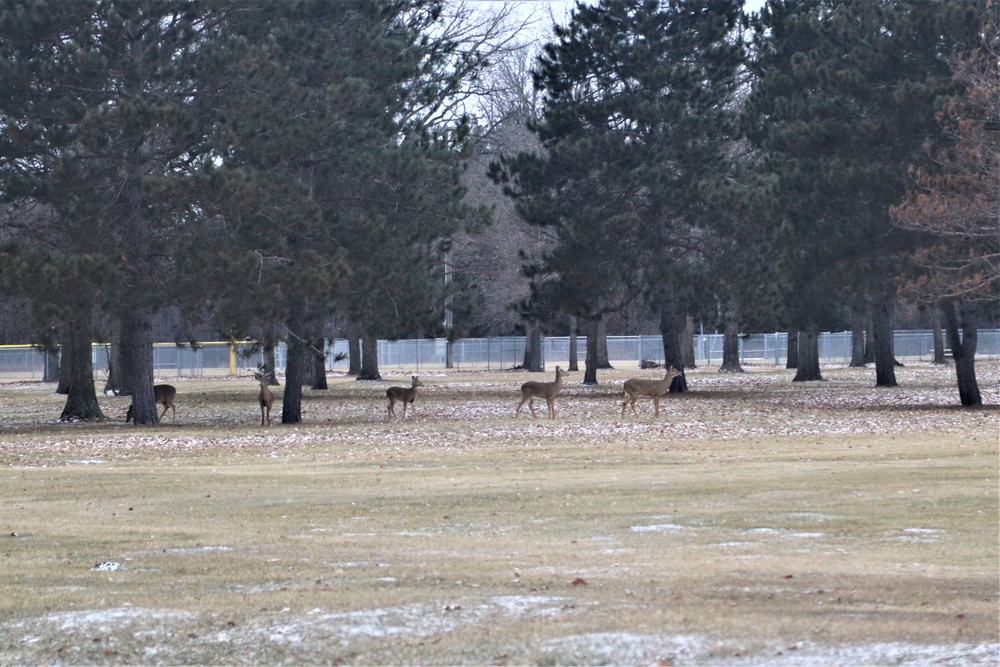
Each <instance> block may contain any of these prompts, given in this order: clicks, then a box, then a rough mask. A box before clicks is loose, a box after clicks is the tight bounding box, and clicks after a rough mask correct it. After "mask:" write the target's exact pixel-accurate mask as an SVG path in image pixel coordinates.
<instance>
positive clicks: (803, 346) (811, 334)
mask: <svg viewBox="0 0 1000 667" xmlns="http://www.w3.org/2000/svg"><path fill="white" fill-rule="evenodd" d="M798 341H799V350H798V357H799V364H798V366H797V367H796V373H795V377H794V378H792V382H814V381H818V380H822V379H823V376H822V375H821V374H820V372H819V330H818V329H816V328H809V329H808V330H807V331H800V332H799V335H798Z"/></svg>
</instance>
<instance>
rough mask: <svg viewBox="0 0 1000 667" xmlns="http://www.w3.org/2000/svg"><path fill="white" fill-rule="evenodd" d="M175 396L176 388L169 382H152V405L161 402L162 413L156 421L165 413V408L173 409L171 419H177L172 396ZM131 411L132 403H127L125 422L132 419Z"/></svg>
mask: <svg viewBox="0 0 1000 667" xmlns="http://www.w3.org/2000/svg"><path fill="white" fill-rule="evenodd" d="M176 396H177V390H176V389H174V386H173V385H170V384H154V385H153V405H156V404H157V403H163V414H161V415H160V416H159V417H157V418H156V421H160V420H161V419H163V417H164V416H166V414H167V409H168V408H169V409H170V410H173V414H172V415H171V421H177V408H175V407H174V398H175V397H176ZM132 417H133V412H132V404H131V403H129V406H128V412H126V413H125V423H126V424H127V423H129V422H130V421H132Z"/></svg>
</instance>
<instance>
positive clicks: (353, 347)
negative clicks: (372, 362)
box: [346, 324, 361, 377]
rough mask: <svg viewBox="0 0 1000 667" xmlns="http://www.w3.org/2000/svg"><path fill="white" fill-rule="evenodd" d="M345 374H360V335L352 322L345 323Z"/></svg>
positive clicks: (355, 375)
mask: <svg viewBox="0 0 1000 667" xmlns="http://www.w3.org/2000/svg"><path fill="white" fill-rule="evenodd" d="M346 335H347V374H348V375H352V376H354V377H357V376H359V375H361V336H360V334H358V329H357V327H355V326H354V325H353V324H348V325H347V332H346Z"/></svg>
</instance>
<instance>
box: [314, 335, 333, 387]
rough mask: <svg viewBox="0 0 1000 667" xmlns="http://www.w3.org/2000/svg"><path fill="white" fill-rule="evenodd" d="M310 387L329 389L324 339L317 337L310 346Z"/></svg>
mask: <svg viewBox="0 0 1000 667" xmlns="http://www.w3.org/2000/svg"><path fill="white" fill-rule="evenodd" d="M312 360H313V363H312V387H311V388H312V389H315V390H317V391H323V390H325V389H329V388H330V385H329V384H327V382H326V341H325V340H324V339H322V338H317V339H316V340H315V341H314V342H313V347H312Z"/></svg>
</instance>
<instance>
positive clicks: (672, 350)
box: [657, 283, 688, 393]
mask: <svg viewBox="0 0 1000 667" xmlns="http://www.w3.org/2000/svg"><path fill="white" fill-rule="evenodd" d="M657 301H658V304H657V305H658V307H659V311H660V336H661V337H662V338H663V364H664V366H665V367H666V368H671V367H673V368H677V369H683V368H684V355H683V353H682V352H681V342H680V339H681V336H682V335H683V334H684V324H683V323H682V322H683V321H682V318H681V317H680V315H679V314H678V312H677V301H676V299H675V298H674V286H673V285H671V284H669V283H665V284H663V285H661V287H660V289H659V291H658V293H657ZM687 390H688V386H687V376H685V375H684V374H683V373H681V374H680V375H678V376H677V377H675V378H674V381H673V383H671V385H670V391H671V393H673V392H684V391H687Z"/></svg>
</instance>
